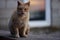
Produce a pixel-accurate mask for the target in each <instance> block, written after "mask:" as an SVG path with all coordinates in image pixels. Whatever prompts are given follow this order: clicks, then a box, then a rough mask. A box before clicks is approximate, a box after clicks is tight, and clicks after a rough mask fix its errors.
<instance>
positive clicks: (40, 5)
mask: <svg viewBox="0 0 60 40" xmlns="http://www.w3.org/2000/svg"><path fill="white" fill-rule="evenodd" d="M20 1H22V2H23V0H20ZM45 1H46V0H30V2H31V3H30V4H31V6H30V21H38V20H40V21H42V20H43V21H45V19H46V17H45V16H46V15H45V14H46V12H45V11H46V10H45ZM16 7H17V0H0V30H9V27H8V23H9V20H10V17H11V15H12V14H13V12H14V10H15V9H16ZM51 16H52V17H51V20H52V23H51V25H52V26H51V25H50V27H46V26H45V27H38V28H37V27H36V28H31V32H30V34H29V35H30V37H32V38H30V39H33V40H36V39H37V38H41V40H42V39H44V40H48V39H50V40H53V39H54V40H57V39H59V40H60V36H59V35H60V0H51ZM57 30H58V31H57ZM4 33H5V34H6V33H7V34H8V32H6V31H0V35H1V34H2V35H5V34H4ZM7 34H6V35H7ZM27 39H28V38H27ZM39 40H40V39H39Z"/></svg>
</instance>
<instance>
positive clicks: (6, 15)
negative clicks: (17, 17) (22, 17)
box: [0, 0, 60, 29]
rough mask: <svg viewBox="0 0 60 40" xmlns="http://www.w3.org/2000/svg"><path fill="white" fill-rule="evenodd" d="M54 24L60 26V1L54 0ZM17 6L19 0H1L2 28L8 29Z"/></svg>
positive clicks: (0, 18)
mask: <svg viewBox="0 0 60 40" xmlns="http://www.w3.org/2000/svg"><path fill="white" fill-rule="evenodd" d="M51 3H52V25H53V26H57V27H58V28H60V27H59V26H60V1H59V0H52V2H51ZM16 7H17V0H0V29H5V28H7V29H8V21H9V19H10V17H11V15H12V13H13V11H14V10H15V8H16Z"/></svg>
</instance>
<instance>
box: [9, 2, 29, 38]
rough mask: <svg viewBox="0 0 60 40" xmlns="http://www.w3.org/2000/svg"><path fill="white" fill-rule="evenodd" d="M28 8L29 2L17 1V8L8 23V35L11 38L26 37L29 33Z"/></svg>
mask: <svg viewBox="0 0 60 40" xmlns="http://www.w3.org/2000/svg"><path fill="white" fill-rule="evenodd" d="M29 7H30V2H27V3H22V2H20V1H17V8H16V11H14V13H13V15H12V16H11V18H10V21H9V29H10V33H11V35H12V36H13V37H16V38H18V37H27V36H28V33H29V31H30V27H29V24H28V23H29Z"/></svg>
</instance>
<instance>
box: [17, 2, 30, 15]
mask: <svg viewBox="0 0 60 40" xmlns="http://www.w3.org/2000/svg"><path fill="white" fill-rule="evenodd" d="M29 6H30V2H27V3H22V2H19V1H17V12H18V14H19V15H23V14H27V13H28V12H29Z"/></svg>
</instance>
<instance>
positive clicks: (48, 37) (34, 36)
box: [0, 28, 60, 40]
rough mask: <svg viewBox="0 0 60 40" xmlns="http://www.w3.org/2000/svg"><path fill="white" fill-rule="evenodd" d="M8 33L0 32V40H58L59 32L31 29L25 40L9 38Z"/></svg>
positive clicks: (59, 37) (59, 39)
mask: <svg viewBox="0 0 60 40" xmlns="http://www.w3.org/2000/svg"><path fill="white" fill-rule="evenodd" d="M9 36H10V32H9V31H4V30H0V40H60V30H55V31H53V30H50V31H49V30H48V29H47V30H40V29H38V28H37V29H31V31H30V33H29V35H28V37H27V38H22V37H20V38H13V37H9Z"/></svg>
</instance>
